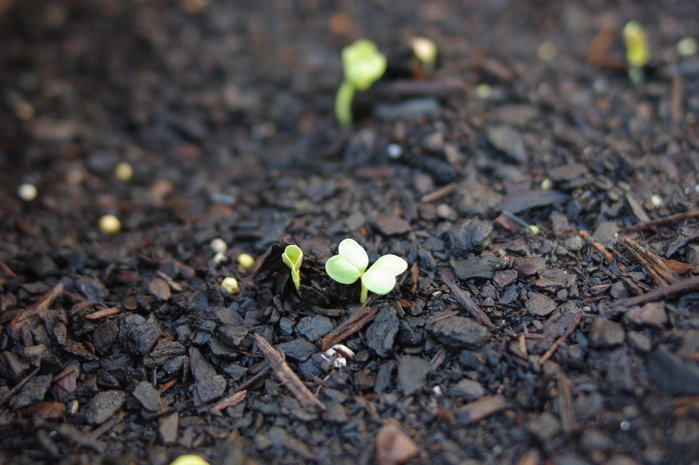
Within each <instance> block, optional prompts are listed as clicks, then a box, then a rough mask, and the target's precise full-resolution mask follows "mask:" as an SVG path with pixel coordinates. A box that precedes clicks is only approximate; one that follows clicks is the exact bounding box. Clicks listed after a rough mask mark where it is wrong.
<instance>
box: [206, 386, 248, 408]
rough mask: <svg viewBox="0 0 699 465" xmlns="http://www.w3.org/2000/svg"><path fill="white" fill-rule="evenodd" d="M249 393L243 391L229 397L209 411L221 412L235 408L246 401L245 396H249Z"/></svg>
mask: <svg viewBox="0 0 699 465" xmlns="http://www.w3.org/2000/svg"><path fill="white" fill-rule="evenodd" d="M247 393H248V391H246V390H242V391H238V392H236V393H235V394H233V395H232V396H228V397H226V398H225V399H223V400H222V401H221V402H219V403H218V404H216V405H214V406H213V407H211V408H210V409H209V411H210V412H220V411H221V410H223V409H224V408H228V407H235V406H236V405H238V404H239V403H241V402H242V401H244V400H245V396H246V395H247Z"/></svg>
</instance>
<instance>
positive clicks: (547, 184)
mask: <svg viewBox="0 0 699 465" xmlns="http://www.w3.org/2000/svg"><path fill="white" fill-rule="evenodd" d="M552 187H553V182H551V180H550V179H549V178H546V179H544V180H543V181H541V190H542V191H550V190H551V188H552Z"/></svg>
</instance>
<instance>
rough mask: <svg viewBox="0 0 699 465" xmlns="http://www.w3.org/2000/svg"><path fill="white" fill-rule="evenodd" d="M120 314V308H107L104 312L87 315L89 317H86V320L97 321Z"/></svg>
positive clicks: (99, 311) (98, 311)
mask: <svg viewBox="0 0 699 465" xmlns="http://www.w3.org/2000/svg"><path fill="white" fill-rule="evenodd" d="M119 312H121V310H120V309H119V307H107V308H103V309H102V310H97V311H96V312H92V313H90V314H87V315H85V318H87V319H88V320H96V319H98V318H104V317H107V316H111V315H116V314H117V313H119Z"/></svg>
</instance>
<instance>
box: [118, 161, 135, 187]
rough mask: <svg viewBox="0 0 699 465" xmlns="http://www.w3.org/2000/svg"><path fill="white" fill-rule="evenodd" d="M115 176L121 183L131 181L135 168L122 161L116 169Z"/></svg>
mask: <svg viewBox="0 0 699 465" xmlns="http://www.w3.org/2000/svg"><path fill="white" fill-rule="evenodd" d="M114 174H115V175H116V177H117V179H119V180H120V181H124V182H128V181H131V178H133V167H132V166H131V164H130V163H128V162H125V161H122V162H121V163H119V164H118V165H116V168H114Z"/></svg>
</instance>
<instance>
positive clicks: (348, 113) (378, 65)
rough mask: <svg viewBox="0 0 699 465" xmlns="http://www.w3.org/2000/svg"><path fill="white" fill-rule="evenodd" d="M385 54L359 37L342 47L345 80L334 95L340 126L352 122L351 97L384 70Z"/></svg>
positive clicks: (368, 85) (367, 85)
mask: <svg viewBox="0 0 699 465" xmlns="http://www.w3.org/2000/svg"><path fill="white" fill-rule="evenodd" d="M386 66H387V61H386V56H385V55H383V54H382V53H381V52H379V49H378V48H376V45H375V44H374V43H373V42H372V41H370V40H367V39H359V40H356V41H355V42H353V43H352V44H351V45H348V46H347V47H345V48H343V49H342V69H343V71H344V76H345V80H344V81H343V82H342V84H341V85H340V88H339V89H338V91H337V95H336V96H335V117H336V118H337V122H338V123H339V124H340V126H342V127H347V126H350V125H351V124H352V99H353V98H354V92H355V91H357V90H367V89H369V87H371V85H372V84H373V83H374V82H376V80H378V79H379V78H380V77H381V76H383V73H385V72H386Z"/></svg>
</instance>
